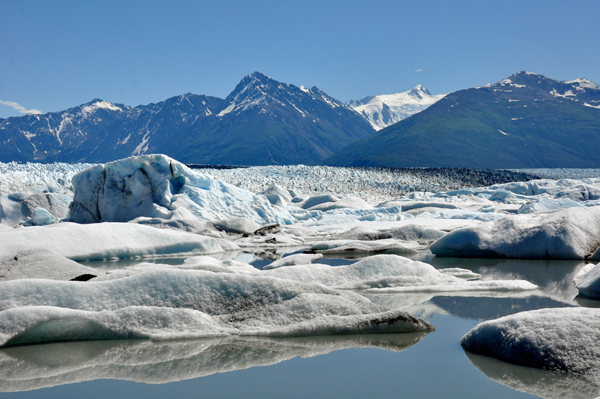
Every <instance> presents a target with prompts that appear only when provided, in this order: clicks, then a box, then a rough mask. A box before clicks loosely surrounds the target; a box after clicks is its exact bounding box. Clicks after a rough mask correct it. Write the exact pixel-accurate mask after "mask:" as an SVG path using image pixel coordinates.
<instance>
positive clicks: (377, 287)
mask: <svg viewBox="0 0 600 399" xmlns="http://www.w3.org/2000/svg"><path fill="white" fill-rule="evenodd" d="M305 256H312V255H292V256H290V258H292V260H291V262H295V261H296V260H299V259H306V258H304V257H305ZM286 259H287V258H282V259H281V261H282V263H283V261H285V260H286ZM310 260H311V258H308V259H307V262H309V261H310ZM149 269H151V270H165V269H168V270H206V271H212V272H216V273H241V274H246V275H251V276H261V277H276V278H278V279H285V280H291V281H296V282H299V283H304V284H319V285H324V286H328V287H331V288H335V289H344V290H348V289H350V290H369V292H379V293H381V292H473V291H486V292H513V293H516V292H522V291H532V290H536V289H537V286H536V285H534V284H531V283H529V282H527V281H524V280H514V279H513V280H497V279H496V280H486V281H467V280H473V279H478V278H480V277H481V275H479V274H477V273H473V272H472V271H470V270H467V269H460V268H448V269H441V270H437V269H435V268H434V267H433V266H431V265H429V264H427V263H423V262H418V261H413V260H410V259H407V258H403V257H400V256H396V255H375V256H370V257H368V258H365V259H363V260H361V261H358V262H356V263H354V264H351V265H347V266H329V265H325V264H319V263H317V264H289V265H281V264H280V265H279V266H278V267H276V268H271V269H268V268H265V269H263V270H259V269H256V268H254V267H253V266H251V265H249V264H247V263H243V262H238V261H233V260H226V261H219V260H216V259H214V258H211V257H207V256H197V257H193V258H189V259H186V260H185V262H184V264H183V265H173V266H171V265H161V264H141V265H138V266H134V267H129V268H127V269H124V270H120V271H115V272H112V273H110V274H108V275H106V276H100V277H98V279H100V280H103V279H119V278H123V277H126V276H132V275H135V274H139V273H143V272H144V271H147V270H149ZM98 279H97V280H98ZM362 292H364V291H361V293H362Z"/></svg>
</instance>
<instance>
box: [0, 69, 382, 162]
mask: <svg viewBox="0 0 600 399" xmlns="http://www.w3.org/2000/svg"><path fill="white" fill-rule="evenodd" d="M373 132H374V130H373V128H372V127H371V126H370V124H369V123H368V122H367V121H366V120H365V119H364V118H363V117H361V116H360V115H358V114H357V113H356V112H354V111H353V110H351V109H350V108H349V107H347V106H346V105H344V104H342V103H341V102H339V101H337V100H335V99H334V98H332V97H329V96H328V95H327V94H325V93H324V92H322V91H321V90H319V89H318V88H316V87H313V88H311V89H308V88H305V87H303V86H302V87H297V86H294V85H291V84H285V83H281V82H278V81H276V80H273V79H271V78H269V77H267V76H265V75H263V74H261V73H259V72H254V73H252V74H250V75H248V76H246V77H245V78H243V79H242V81H241V82H240V83H239V84H238V85H237V87H236V88H235V90H234V91H233V92H232V93H231V94H230V95H229V96H228V97H227V98H226V99H220V98H216V97H210V96H205V95H196V94H184V95H181V96H177V97H172V98H169V99H167V100H165V101H162V102H160V103H156V104H149V105H140V106H137V107H135V108H132V107H129V106H126V105H121V104H113V103H110V102H107V101H103V100H100V99H95V100H93V101H91V102H89V103H87V104H83V105H81V106H78V107H74V108H71V109H68V110H66V111H61V112H54V113H48V114H44V115H26V116H23V117H15V118H7V119H0V162H9V161H21V162H23V161H38V162H40V161H41V162H56V161H62V162H107V161H112V160H115V159H119V158H125V157H128V156H132V155H143V154H151V153H163V154H166V155H169V156H171V157H173V158H175V159H178V160H180V161H182V162H186V163H207V164H237V165H270V164H297V163H306V164H313V163H318V162H320V161H322V160H323V159H325V158H327V157H329V156H331V155H333V154H335V153H336V152H338V151H340V150H341V149H343V148H345V147H346V146H348V145H349V144H350V143H352V142H354V141H356V140H358V139H360V138H363V137H366V136H368V135H369V134H371V133H373Z"/></svg>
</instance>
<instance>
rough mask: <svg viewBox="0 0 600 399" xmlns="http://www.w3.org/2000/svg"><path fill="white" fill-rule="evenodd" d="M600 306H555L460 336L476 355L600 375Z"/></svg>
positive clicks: (523, 313)
mask: <svg viewBox="0 0 600 399" xmlns="http://www.w3.org/2000/svg"><path fill="white" fill-rule="evenodd" d="M599 320H600V309H587V308H558V309H556V308H550V309H541V310H532V311H527V312H521V313H517V314H514V315H510V316H505V317H502V318H499V319H496V320H490V321H486V322H484V323H481V324H478V325H477V326H475V327H474V328H473V329H472V330H471V331H469V332H468V333H467V334H465V335H464V336H463V337H462V338H461V341H460V342H461V345H462V346H463V347H464V348H465V349H466V350H468V351H469V352H473V353H476V354H480V355H484V356H489V357H493V358H496V359H500V360H503V361H506V362H509V363H514V364H520V365H523V366H529V367H536V368H543V369H550V370H560V371H568V372H575V373H579V374H585V375H591V374H595V375H597V373H598V371H599V370H600V344H599V342H600V328H598V326H599V323H598V321H599Z"/></svg>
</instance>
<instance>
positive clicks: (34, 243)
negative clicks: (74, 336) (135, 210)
mask: <svg viewBox="0 0 600 399" xmlns="http://www.w3.org/2000/svg"><path fill="white" fill-rule="evenodd" d="M34 249H46V250H52V251H54V252H56V253H57V254H59V255H62V256H65V257H67V258H69V259H72V260H96V259H109V258H130V257H149V256H161V255H169V254H203V253H216V252H222V251H223V249H222V247H221V246H220V245H219V243H218V241H217V240H216V239H215V238H211V237H204V236H200V235H196V234H189V233H184V232H182V231H173V230H165V229H155V228H153V227H148V226H144V225H139V224H135V223H95V224H87V225H83V224H77V223H58V224H53V225H50V226H33V227H25V228H19V229H6V230H0V254H2V255H6V256H14V255H16V254H18V253H19V252H23V251H30V250H34Z"/></svg>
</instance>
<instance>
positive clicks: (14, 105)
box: [0, 100, 42, 115]
mask: <svg viewBox="0 0 600 399" xmlns="http://www.w3.org/2000/svg"><path fill="white" fill-rule="evenodd" d="M0 104H2V105H6V106H9V107H12V108H14V109H15V110H17V111H19V112H20V113H22V114H28V115H30V114H41V113H42V111H39V110H37V109H25V107H23V106H22V105H21V104H19V103H16V102H14V101H2V100H0Z"/></svg>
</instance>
